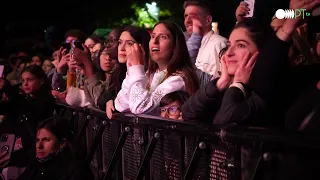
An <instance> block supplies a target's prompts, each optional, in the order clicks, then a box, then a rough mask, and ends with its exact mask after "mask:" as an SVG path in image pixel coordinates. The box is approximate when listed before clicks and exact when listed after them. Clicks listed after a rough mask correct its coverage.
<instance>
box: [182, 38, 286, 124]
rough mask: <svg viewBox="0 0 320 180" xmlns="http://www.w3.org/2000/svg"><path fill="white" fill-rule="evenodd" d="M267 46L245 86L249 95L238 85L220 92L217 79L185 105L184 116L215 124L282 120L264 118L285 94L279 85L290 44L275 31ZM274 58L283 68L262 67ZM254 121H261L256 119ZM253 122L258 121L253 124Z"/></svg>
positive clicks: (192, 119) (186, 119)
mask: <svg viewBox="0 0 320 180" xmlns="http://www.w3.org/2000/svg"><path fill="white" fill-rule="evenodd" d="M264 47H265V48H264V49H262V50H260V51H261V52H260V55H259V57H258V60H257V63H256V65H255V68H254V70H253V72H252V74H251V79H253V80H251V81H250V83H249V85H248V86H245V89H246V91H247V93H246V94H247V98H245V97H244V94H243V93H242V91H241V90H240V89H238V88H235V87H231V88H229V89H228V90H227V91H226V92H219V91H218V89H217V88H216V81H217V80H213V81H210V82H209V83H208V84H207V85H206V86H205V87H204V88H201V89H200V90H198V91H197V92H196V93H195V94H194V95H193V96H192V97H191V98H190V99H189V100H188V101H187V102H186V103H185V104H184V106H183V112H182V116H183V119H184V120H185V121H204V122H210V121H211V122H212V119H214V120H213V123H214V124H228V123H239V124H245V125H259V126H266V125H267V126H269V125H271V126H272V125H274V124H276V123H279V122H278V121H276V120H275V122H269V121H270V120H269V121H268V120H262V119H261V117H262V116H264V115H265V114H270V113H271V112H272V110H273V109H272V108H268V106H270V105H273V104H274V103H278V101H279V100H280V99H277V97H279V95H280V94H281V91H278V90H279V89H278V88H280V87H281V86H282V85H281V82H283V81H282V80H281V79H280V78H278V77H279V74H280V73H283V72H280V70H283V69H286V68H287V67H288V64H287V63H285V61H284V59H287V54H288V49H289V44H288V43H286V42H283V41H281V40H279V39H278V38H277V36H276V35H275V33H274V32H272V33H271V34H270V38H268V40H267V42H266V44H265V46H264ZM270 59H272V61H277V63H278V64H280V63H281V64H280V65H279V66H280V67H279V68H278V69H272V70H270V68H268V67H260V66H263V62H265V61H269V60H270ZM259 62H260V63H259ZM286 70H287V69H286ZM252 76H254V77H252ZM256 79H258V81H256ZM271 107H272V106H271ZM271 114H272V113H271ZM260 119H261V120H260ZM264 119H269V118H264ZM254 120H259V121H260V122H254ZM252 122H254V123H253V124H252Z"/></svg>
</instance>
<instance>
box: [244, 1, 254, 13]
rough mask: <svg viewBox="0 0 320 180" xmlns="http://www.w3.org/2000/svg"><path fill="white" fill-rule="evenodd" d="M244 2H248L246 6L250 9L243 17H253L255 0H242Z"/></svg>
mask: <svg viewBox="0 0 320 180" xmlns="http://www.w3.org/2000/svg"><path fill="white" fill-rule="evenodd" d="M244 2H245V3H247V4H248V8H249V9H250V10H249V14H247V15H245V16H244V17H253V12H254V3H255V0H244Z"/></svg>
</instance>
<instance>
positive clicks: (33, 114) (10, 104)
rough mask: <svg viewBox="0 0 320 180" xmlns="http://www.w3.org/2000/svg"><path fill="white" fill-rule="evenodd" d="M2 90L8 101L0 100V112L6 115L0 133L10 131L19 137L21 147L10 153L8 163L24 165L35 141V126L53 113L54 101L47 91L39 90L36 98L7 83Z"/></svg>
mask: <svg viewBox="0 0 320 180" xmlns="http://www.w3.org/2000/svg"><path fill="white" fill-rule="evenodd" d="M4 92H8V94H10V96H9V97H8V98H9V100H8V101H0V114H2V115H5V116H6V119H5V120H4V122H2V123H1V124H0V134H3V133H12V134H15V135H16V137H18V138H21V140H22V146H23V149H22V150H19V151H16V152H14V153H13V154H12V156H11V159H10V165H16V166H25V165H26V162H28V155H27V154H28V152H29V151H30V149H31V148H32V147H33V145H34V142H35V135H36V127H37V126H38V124H39V123H40V122H41V121H43V120H45V119H47V118H49V117H51V116H52V115H53V112H54V108H55V101H54V98H53V96H52V95H51V93H50V92H49V91H41V90H40V91H39V93H38V94H37V96H36V98H31V97H29V96H26V95H23V94H20V93H19V92H18V91H17V90H14V89H13V88H12V87H11V86H10V85H7V86H6V87H5V89H4ZM6 94H7V93H6Z"/></svg>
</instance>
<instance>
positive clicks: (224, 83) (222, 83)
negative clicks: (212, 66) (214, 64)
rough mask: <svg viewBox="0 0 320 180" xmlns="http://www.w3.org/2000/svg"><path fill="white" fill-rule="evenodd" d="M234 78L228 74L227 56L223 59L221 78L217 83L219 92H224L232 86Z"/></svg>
mask: <svg viewBox="0 0 320 180" xmlns="http://www.w3.org/2000/svg"><path fill="white" fill-rule="evenodd" d="M231 81H232V78H231V76H230V75H229V73H228V67H227V65H226V60H225V55H223V56H222V57H221V76H220V78H219V80H218V81H217V88H218V89H219V91H224V90H226V89H227V88H228V86H229V85H230V84H231Z"/></svg>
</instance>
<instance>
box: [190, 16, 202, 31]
mask: <svg viewBox="0 0 320 180" xmlns="http://www.w3.org/2000/svg"><path fill="white" fill-rule="evenodd" d="M190 17H191V20H192V32H194V33H197V34H199V35H200V36H202V35H203V25H202V23H201V22H200V19H199V18H198V17H197V16H190Z"/></svg>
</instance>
